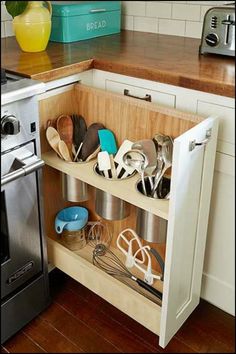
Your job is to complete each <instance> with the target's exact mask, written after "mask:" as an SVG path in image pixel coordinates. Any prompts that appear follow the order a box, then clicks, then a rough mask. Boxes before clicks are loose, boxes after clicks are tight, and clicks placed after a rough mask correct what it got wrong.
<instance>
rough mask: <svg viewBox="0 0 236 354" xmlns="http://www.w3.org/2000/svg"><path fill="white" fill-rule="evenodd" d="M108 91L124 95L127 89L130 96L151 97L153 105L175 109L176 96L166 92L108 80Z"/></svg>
mask: <svg viewBox="0 0 236 354" xmlns="http://www.w3.org/2000/svg"><path fill="white" fill-rule="evenodd" d="M106 89H107V90H108V91H110V92H116V93H120V94H123V93H124V90H125V89H127V90H128V91H129V94H130V95H133V96H137V97H140V98H142V97H145V95H150V96H151V100H152V102H153V103H157V104H161V105H165V106H168V107H173V108H174V107H175V95H171V94H168V93H165V92H160V91H156V90H151V89H149V88H144V87H138V86H134V85H128V84H126V83H123V82H117V81H112V80H106Z"/></svg>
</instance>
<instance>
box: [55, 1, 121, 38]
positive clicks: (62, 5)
mask: <svg viewBox="0 0 236 354" xmlns="http://www.w3.org/2000/svg"><path fill="white" fill-rule="evenodd" d="M51 3H52V31H51V36H50V41H53V42H62V43H70V42H75V41H81V40H84V39H89V38H95V37H100V36H106V35H109V34H114V33H119V32H120V19H121V2H120V1H52V2H51Z"/></svg>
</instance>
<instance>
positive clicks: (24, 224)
mask: <svg viewBox="0 0 236 354" xmlns="http://www.w3.org/2000/svg"><path fill="white" fill-rule="evenodd" d="M34 151H35V149H34V142H30V143H28V144H27V145H25V146H23V147H20V148H18V149H15V150H13V151H10V152H7V153H5V154H3V155H2V156H1V159H2V173H1V299H3V298H5V297H6V296H7V295H9V294H10V293H12V292H13V291H15V290H16V289H17V288H19V287H21V286H22V285H23V284H25V283H27V282H28V281H29V280H30V279H31V278H33V277H34V276H36V274H38V273H40V272H42V267H43V265H42V242H41V232H42V231H41V224H40V217H39V212H40V210H39V195H38V183H40V178H41V177H40V175H41V173H40V172H41V171H40V169H41V167H42V166H43V164H44V162H43V161H42V160H40V159H39V158H38V157H37V156H35V154H34Z"/></svg>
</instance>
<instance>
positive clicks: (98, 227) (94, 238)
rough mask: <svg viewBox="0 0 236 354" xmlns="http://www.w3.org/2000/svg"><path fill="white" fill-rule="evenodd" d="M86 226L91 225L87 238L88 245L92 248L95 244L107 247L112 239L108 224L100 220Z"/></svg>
mask: <svg viewBox="0 0 236 354" xmlns="http://www.w3.org/2000/svg"><path fill="white" fill-rule="evenodd" d="M88 224H90V225H91V227H90V229H89V232H88V237H87V241H88V244H89V245H90V246H93V247H95V246H96V245H97V244H104V245H106V246H107V247H109V246H110V243H111V239H112V233H111V230H110V228H109V226H108V224H106V223H104V222H103V221H101V220H99V221H96V222H90V223H88Z"/></svg>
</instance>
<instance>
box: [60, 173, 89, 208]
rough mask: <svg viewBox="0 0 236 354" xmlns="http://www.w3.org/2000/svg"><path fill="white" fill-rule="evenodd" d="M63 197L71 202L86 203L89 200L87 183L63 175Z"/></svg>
mask: <svg viewBox="0 0 236 354" xmlns="http://www.w3.org/2000/svg"><path fill="white" fill-rule="evenodd" d="M61 185H62V196H63V199H64V200H67V201H70V202H84V201H86V200H88V199H89V197H88V185H87V183H85V182H83V181H81V180H79V179H78V178H75V177H72V176H70V175H67V174H66V173H63V172H62V173H61Z"/></svg>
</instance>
